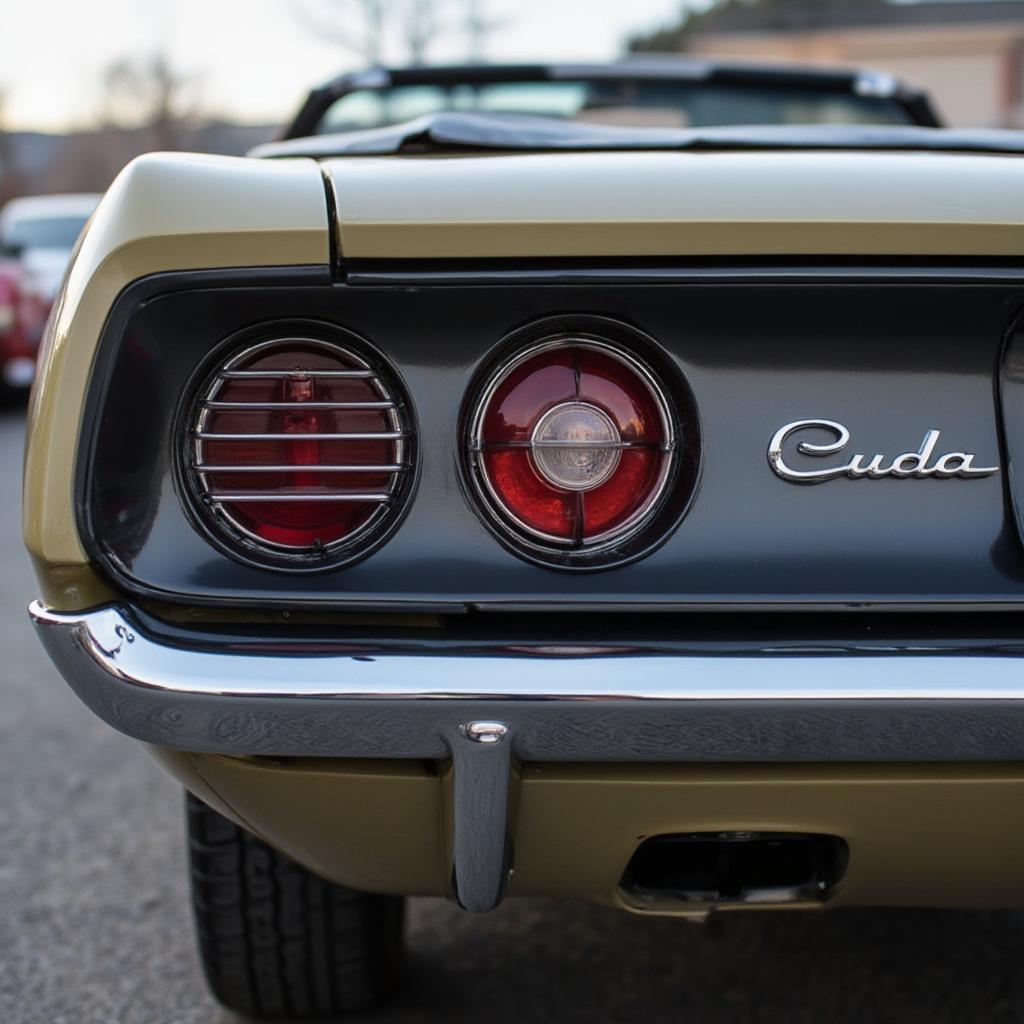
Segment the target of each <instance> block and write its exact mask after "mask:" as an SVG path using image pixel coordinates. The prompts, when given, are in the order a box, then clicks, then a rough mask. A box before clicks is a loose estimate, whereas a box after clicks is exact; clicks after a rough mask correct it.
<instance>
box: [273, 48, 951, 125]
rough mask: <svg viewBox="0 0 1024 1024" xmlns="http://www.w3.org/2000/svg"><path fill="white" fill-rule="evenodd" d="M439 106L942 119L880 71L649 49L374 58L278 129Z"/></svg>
mask: <svg viewBox="0 0 1024 1024" xmlns="http://www.w3.org/2000/svg"><path fill="white" fill-rule="evenodd" d="M446 112H452V113H485V114H503V113H504V114H532V115H539V116H545V117H552V118H558V119H561V120H572V121H587V122H591V123H598V124H615V125H629V126H638V127H647V128H652V127H659V128H699V127H704V126H708V125H735V124H886V125H921V126H924V127H929V128H935V127H938V126H939V125H940V119H939V117H938V115H937V113H936V112H935V109H934V107H933V105H932V103H931V100H930V99H929V97H928V94H927V93H925V92H924V91H923V90H921V89H919V88H917V87H915V86H910V85H907V84H906V83H904V82H900V81H899V80H897V79H895V78H893V77H892V76H891V75H887V74H882V73H879V72H876V71H859V70H856V69H852V70H851V69H845V68H819V67H793V66H789V65H785V64H772V63H760V64H756V63H735V62H727V61H711V60H707V59H693V58H684V57H675V56H663V57H657V56H655V57H640V58H636V57H634V58H630V59H628V60H624V61H621V62H619V63H614V64H546V65H545V64H541V65H506V66H500V65H490V66H481V65H473V64H471V65H460V66H451V67H414V68H401V69H387V68H373V69H370V70H368V71H363V72H358V73H355V74H346V75H342V76H341V77H339V78H336V79H334V80H333V81H331V82H328V83H327V84H326V85H323V86H321V87H320V88H318V89H314V90H313V91H312V92H311V93H310V94H309V96H308V97H307V98H306V101H305V102H304V103H303V105H302V107H301V108H300V109H299V111H298V113H297V114H296V115H295V117H294V119H293V120H292V123H291V124H290V125H289V126H288V127H287V129H286V130H285V131H284V133H283V135H282V138H283V139H296V138H303V137H306V136H310V135H330V134H333V133H336V132H348V131H357V130H360V129H366V128H382V127H385V126H387V125H394V124H401V123H403V122H405V121H409V120H412V119H413V118H416V117H422V116H423V115H426V114H438V113H446Z"/></svg>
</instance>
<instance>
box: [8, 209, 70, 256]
mask: <svg viewBox="0 0 1024 1024" xmlns="http://www.w3.org/2000/svg"><path fill="white" fill-rule="evenodd" d="M88 219H89V218H88V217H86V216H85V215H84V214H74V215H71V216H64V217H20V218H18V219H17V220H11V221H9V222H8V223H7V224H5V225H4V236H3V243H4V245H5V246H7V247H8V248H11V249H71V248H73V247H74V244H75V242H76V241H77V240H78V236H79V235H80V234H81V233H82V228H84V227H85V222H86V221H87V220H88Z"/></svg>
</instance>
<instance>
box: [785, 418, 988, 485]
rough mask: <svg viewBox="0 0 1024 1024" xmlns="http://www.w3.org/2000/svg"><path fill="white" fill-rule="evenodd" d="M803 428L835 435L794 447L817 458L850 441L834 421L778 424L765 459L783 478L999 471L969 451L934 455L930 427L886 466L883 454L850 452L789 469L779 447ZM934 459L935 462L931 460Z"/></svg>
mask: <svg viewBox="0 0 1024 1024" xmlns="http://www.w3.org/2000/svg"><path fill="white" fill-rule="evenodd" d="M802 430H825V431H828V432H829V433H832V434H835V436H836V439H835V440H834V441H829V442H828V443H826V444H813V443H811V442H810V441H800V442H798V443H797V446H796V450H797V451H798V452H799V453H800V454H801V455H811V456H816V457H827V456H829V455H838V454H839V453H840V452H841V451H842V450H843V449H844V448H845V447H846V446H847V444H849V441H850V432H849V430H847V429H846V427H844V426H843V425H842V423H836V422H834V421H833V420H796V421H795V422H793V423H787V424H786V425H785V426H784V427H779V429H778V430H776V431H775V435H774V436H773V437H772V440H771V443H770V444H769V445H768V462H769V464H770V465H771V467H772V469H773V470H774V471H775V472H776V473H777V474H778V475H779V476H781V477H782V479H783V480H790V481H792V482H793V483H802V484H816V483H821V482H822V481H824V480H834V479H835V478H836V477H840V476H848V477H851V478H853V479H854V480H857V479H859V478H861V477H868V478H869V479H872V480H877V479H879V478H880V477H886V476H892V477H938V478H940V479H949V478H950V477H954V476H960V477H980V476H991V475H992V474H993V473H998V472H999V467H998V466H975V465H974V455H973V454H972V453H970V452H949V453H948V454H946V455H940V456H938V457H937V458H936V457H935V449H936V447H937V446H938V443H939V433H940V432H939V431H938V430H929V431H928V432H927V433H926V434H925V435H924V440H923V441H922V442H921V447H920V448H918V449H917V451H916V452H904V453H903V454H902V455H897V456H896V457H895V458H894V459H893V460H892V461H891V462H890V463H889V464H888V465H886V456H884V455H872V456H871V457H870V458H868V456H867V455H852V456H851V457H850V458H849V459H848V460H847V461H846V462H844V463H842V464H841V465H838V466H828V467H826V468H823V469H792V468H791V467H789V466H787V465H786V462H785V460H784V459H783V456H782V448H783V445H785V443H786V441H787V440H788V439H789V438H790V437H792V435H794V434H796V433H798V432H800V431H802ZM933 458H934V461H932V460H933Z"/></svg>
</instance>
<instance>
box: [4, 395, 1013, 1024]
mask: <svg viewBox="0 0 1024 1024" xmlns="http://www.w3.org/2000/svg"><path fill="white" fill-rule="evenodd" d="M21 438H22V422H21V415H20V414H19V413H18V412H6V413H4V414H2V415H0V479H2V480H3V481H4V483H3V486H0V565H2V567H3V572H2V576H0V612H2V614H0V641H2V647H0V650H2V663H0V773H2V775H0V778H2V786H3V788H2V790H0V793H2V796H0V812H2V813H0V823H2V824H0V1022H2V1024H29V1022H32V1024H115V1022H116V1024H122V1022H123V1024H136V1022H146V1024H151V1022H152V1024H185V1022H189V1024H192V1022H195V1024H220V1022H227V1021H232V1020H235V1018H234V1017H232V1016H231V1015H229V1014H226V1013H224V1012H223V1011H221V1010H219V1009H218V1008H217V1007H216V1005H215V1004H214V1003H213V1002H212V1001H211V999H210V998H209V996H208V995H207V994H206V991H205V989H204V986H203V982H202V978H201V976H200V971H199V967H198V963H197V961H196V957H195V953H194V951H193V943H192V924H191V920H190V916H189V907H188V902H187V893H186V886H185V867H184V857H185V852H184V840H183V828H182V825H183V822H182V806H181V794H180V792H179V791H178V788H177V787H176V786H175V784H174V783H172V782H171V781H170V780H169V779H168V778H166V777H165V776H164V775H163V774H162V773H161V772H160V771H159V770H158V769H157V767H156V766H155V765H154V764H153V763H151V762H150V760H149V759H148V757H147V756H146V754H145V753H143V752H142V751H141V750H139V749H137V748H136V747H135V746H134V745H133V744H132V743H131V742H130V741H128V740H126V739H124V738H122V737H120V736H117V735H115V734H114V733H113V732H111V731H110V730H109V729H107V728H106V727H105V726H103V725H101V724H100V723H99V722H98V721H96V720H94V719H93V718H92V716H91V715H90V714H88V713H87V712H86V711H85V709H84V708H83V707H81V706H80V705H79V703H78V701H77V700H76V698H75V697H74V696H73V695H72V694H71V692H70V691H69V690H68V689H67V688H66V687H65V686H64V684H63V683H62V682H61V681H60V680H59V679H58V677H57V675H56V673H55V671H54V670H53V669H52V668H51V667H50V665H49V663H48V662H47V661H46V659H45V657H44V656H43V654H42V651H41V649H40V648H39V647H38V645H37V643H36V640H35V637H34V635H33V634H32V632H31V629H30V627H29V624H28V621H27V618H26V616H25V604H26V603H27V601H28V600H29V599H30V598H31V596H32V595H33V581H32V576H31V572H30V569H29V565H28V561H27V558H26V557H25V555H24V554H23V552H22V550H21V544H20V539H19V534H20V526H19V521H20V512H19V501H18V486H19V481H20V476H21ZM955 825H956V823H955V822H951V827H955ZM408 943H409V947H410V958H409V968H408V987H407V991H406V993H405V994H403V995H398V996H397V997H396V1000H395V1002H394V1003H393V1004H392V1006H390V1007H389V1008H387V1009H386V1010H385V1011H384V1012H383V1013H382V1014H380V1015H378V1016H377V1017H375V1018H373V1019H374V1020H377V1021H380V1022H381V1024H413V1022H445V1024H458V1022H462V1021H474V1022H476V1021H478V1020H480V1019H481V1018H483V1019H486V1020H488V1021H490V1022H494V1024H500V1022H516V1024H533V1022H550V1021H559V1022H560V1021H566V1022H583V1021H586V1022H588V1024H595V1022H600V1021H616V1022H619V1021H621V1022H625V1021H630V1022H632V1021H637V1022H645V1024H647V1022H649V1024H655V1022H668V1021H696V1022H709V1024H717V1022H730V1024H743V1022H759V1021H765V1022H768V1021H771V1022H779V1021H814V1022H882V1021H899V1022H904V1021H906V1022H916V1021H921V1022H925V1021H927V1022H929V1024H940V1022H954V1021H955V1022H974V1021H978V1022H985V1024H997V1022H1002V1021H1021V1020H1024V983H1022V981H1021V978H1022V966H1024V965H1022V962H1021V959H1022V958H1021V955H1022V951H1024V916H1022V915H1018V914H1014V913H1008V912H1000V913H956V912H945V911H846V912H836V913H832V914H821V915H815V914H808V915H798V914H794V915H785V914H751V915H743V916H732V917H728V918H723V919H722V920H721V921H720V922H719V924H718V925H717V926H716V927H713V928H702V927H699V926H694V925H690V924H686V923H682V922H678V921H674V920H665V919H655V920H648V919H639V918H635V917H630V916H628V915H625V914H620V913H617V912H615V911H611V910H605V909H603V908H594V907H588V906H580V905H572V904H556V903H548V902H543V901H526V902H520V903H512V904H507V905H505V906H504V907H502V908H501V909H500V910H498V911H497V912H495V913H493V914H491V915H488V916H485V917H481V918H473V917H470V916H468V915H465V914H463V913H461V912H460V911H458V910H457V909H455V908H454V907H452V906H450V905H448V904H446V903H444V902H442V901H438V900H416V901H413V903H412V906H411V910H410V919H409V932H408Z"/></svg>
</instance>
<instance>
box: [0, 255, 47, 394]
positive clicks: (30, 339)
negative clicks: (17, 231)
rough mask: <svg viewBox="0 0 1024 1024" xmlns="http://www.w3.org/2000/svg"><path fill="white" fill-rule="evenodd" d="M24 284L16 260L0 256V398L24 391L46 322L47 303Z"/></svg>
mask: <svg viewBox="0 0 1024 1024" xmlns="http://www.w3.org/2000/svg"><path fill="white" fill-rule="evenodd" d="M25 285H26V278H25V272H24V270H23V269H22V267H21V265H20V264H19V263H18V261H17V260H14V259H6V258H3V257H2V256H0V397H4V398H9V397H13V396H15V395H17V394H19V393H24V392H25V391H27V390H28V387H29V385H30V384H31V383H32V379H33V378H34V377H35V368H36V353H37V351H38V349H39V341H40V338H41V337H42V333H43V327H44V325H45V323H46V315H47V306H48V304H47V303H44V302H43V300H42V298H41V297H40V296H39V295H38V294H36V292H35V291H34V290H33V289H32V288H28V287H26V286H25Z"/></svg>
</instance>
